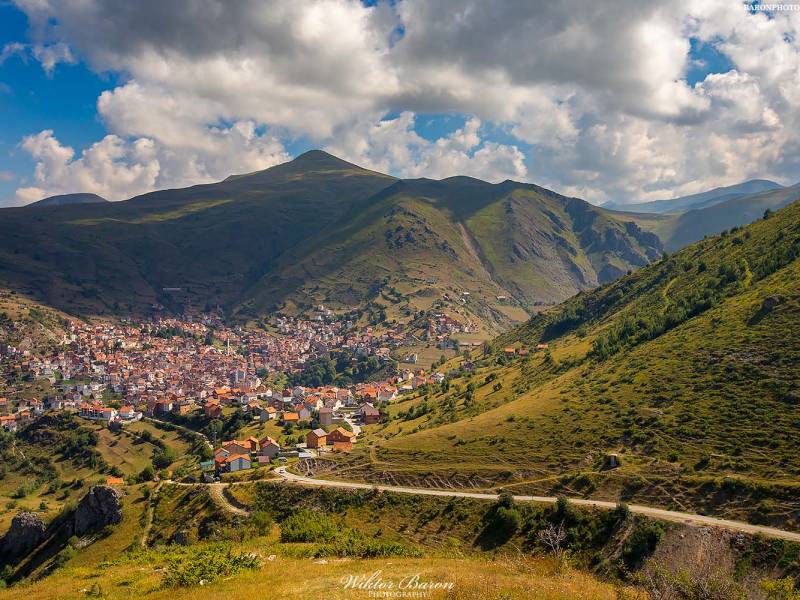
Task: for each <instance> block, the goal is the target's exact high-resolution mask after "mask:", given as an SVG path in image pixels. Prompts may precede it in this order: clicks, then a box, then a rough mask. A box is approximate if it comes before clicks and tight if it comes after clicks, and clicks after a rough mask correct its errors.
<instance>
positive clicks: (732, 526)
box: [275, 467, 800, 542]
mask: <svg viewBox="0 0 800 600" xmlns="http://www.w3.org/2000/svg"><path fill="white" fill-rule="evenodd" d="M275 472H276V473H278V475H280V476H281V477H283V478H284V479H285V480H286V481H287V482H290V483H297V484H301V485H310V486H317V487H333V488H342V489H350V490H374V489H378V490H381V491H384V492H399V493H401V494H418V495H423V496H444V497H450V498H475V499H478V500H497V497H498V496H497V494H487V493H481V492H459V491H455V490H435V489H430V488H415V487H402V486H393V485H371V484H369V483H352V482H349V481H330V480H326V479H312V478H311V477H303V476H302V475H295V474H294V473H290V472H288V471H287V470H286V468H285V467H280V468H278V469H276V471H275ZM514 500H516V501H517V502H541V503H545V504H554V503H555V502H556V498H555V497H553V496H514ZM570 502H571V503H573V504H575V505H576V506H589V507H594V508H602V509H614V508H616V506H617V504H616V503H615V502H606V501H603V500H586V499H584V498H570ZM628 506H629V508H630V510H631V512H632V513H635V514H638V515H645V516H648V517H653V518H656V519H661V520H664V521H672V522H674V523H683V524H685V525H695V526H710V527H720V528H722V529H728V530H730V531H737V532H741V533H749V534H761V535H764V536H767V537H771V538H780V539H784V540H790V541H793V542H800V533H795V532H793V531H784V530H783V529H776V528H774V527H764V526H762V525H751V524H750V523H742V522H740V521H729V520H727V519H717V518H715V517H706V516H703V515H695V514H691V513H684V512H677V511H672V510H665V509H663V508H653V507H650V506H641V505H638V504H629V505H628Z"/></svg>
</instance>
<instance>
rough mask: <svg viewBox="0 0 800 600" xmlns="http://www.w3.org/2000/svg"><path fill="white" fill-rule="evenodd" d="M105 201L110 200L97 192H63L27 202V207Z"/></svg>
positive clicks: (99, 202)
mask: <svg viewBox="0 0 800 600" xmlns="http://www.w3.org/2000/svg"><path fill="white" fill-rule="evenodd" d="M103 202H108V200H106V199H105V198H103V197H102V196H98V195H97V194H89V193H78V194H62V195H60V196H49V197H47V198H42V199H41V200H37V201H36V202H31V203H30V204H27V205H26V207H28V208H31V207H42V206H66V205H72V204H101V203H103Z"/></svg>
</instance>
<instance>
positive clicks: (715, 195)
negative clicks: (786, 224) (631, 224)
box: [603, 179, 784, 213]
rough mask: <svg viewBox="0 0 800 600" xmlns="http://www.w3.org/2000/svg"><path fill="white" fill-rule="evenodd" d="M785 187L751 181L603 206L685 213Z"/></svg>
mask: <svg viewBox="0 0 800 600" xmlns="http://www.w3.org/2000/svg"><path fill="white" fill-rule="evenodd" d="M783 187H784V186H782V185H780V184H779V183H775V182H774V181H770V180H768V179H749V180H747V181H743V182H742V183H738V184H735V185H728V186H721V187H716V188H713V189H710V190H707V191H705V192H699V193H696V194H690V195H688V196H680V197H677V198H668V199H666V198H665V199H663V200H652V201H648V202H609V203H606V204H604V205H603V207H604V208H608V209H611V210H623V211H633V212H639V213H669V212H683V211H687V210H691V209H693V208H703V207H705V206H710V205H713V204H718V203H719V202H722V201H724V200H730V199H732V198H735V197H737V196H746V195H752V194H757V193H761V192H766V191H771V190H776V189H782V188H783Z"/></svg>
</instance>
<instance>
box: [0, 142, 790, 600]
mask: <svg viewBox="0 0 800 600" xmlns="http://www.w3.org/2000/svg"><path fill="white" fill-rule="evenodd" d="M793 193H794V192H793V191H792V190H791V189H790V188H779V189H770V190H766V191H756V192H754V195H753V197H752V198H751V197H750V196H749V195H746V194H745V195H736V197H733V198H727V199H721V200H720V201H719V202H716V203H714V202H709V203H708V205H707V206H703V207H700V208H690V210H689V211H688V212H686V213H630V212H617V211H611V210H608V209H605V208H598V207H594V206H592V205H590V204H588V203H586V202H584V201H582V200H579V199H576V198H566V197H564V196H560V195H558V194H555V193H553V192H551V191H548V190H546V189H544V188H540V187H538V186H535V185H531V184H519V183H515V182H510V181H507V182H503V183H500V184H489V183H486V182H483V181H480V180H477V179H471V178H465V177H455V178H450V179H445V180H441V181H433V180H426V179H418V180H398V179H394V178H391V177H388V176H384V175H381V174H379V173H374V172H371V171H367V170H364V169H360V168H359V167H356V166H355V165H351V164H349V163H345V162H344V161H340V160H339V159H336V158H335V157H332V156H330V155H327V154H325V153H321V152H311V153H308V154H307V155H303V156H301V157H299V158H298V159H296V160H295V161H292V162H290V163H286V164H284V165H280V166H278V167H274V168H273V169H269V170H267V171H264V172H259V173H254V174H249V175H243V176H238V177H231V178H228V179H227V180H225V181H223V182H221V183H219V184H211V185H210V186H197V187H196V188H189V189H186V190H168V191H165V192H156V193H154V194H149V195H146V196H143V197H140V198H134V199H131V200H129V201H125V202H119V203H110V202H106V203H101V202H99V201H92V202H89V203H82V202H77V203H72V202H66V203H58V202H57V203H55V205H52V206H48V205H47V203H46V204H45V205H44V206H34V207H31V208H26V209H19V210H17V209H13V210H11V209H9V210H10V212H8V214H9V215H10V218H9V219H8V220H7V221H3V222H2V223H1V224H0V225H1V226H2V227H5V228H6V229H5V231H6V233H7V234H8V237H5V238H3V241H2V243H0V253H2V256H3V262H0V281H2V285H3V286H4V289H3V291H2V294H1V295H0V313H2V318H1V319H0V328H2V336H3V337H2V344H0V357H2V361H1V362H0V369H1V370H2V375H3V382H2V387H0V418H1V419H2V426H3V429H4V432H3V434H2V435H3V437H2V439H1V440H0V442H1V443H2V446H1V447H0V450H1V451H2V453H3V460H4V464H3V471H2V477H0V496H2V501H3V502H4V507H3V509H2V512H1V513H0V526H1V527H0V530H3V531H5V530H8V531H12V530H14V529H15V527H17V526H18V525H14V523H15V521H14V519H15V518H16V516H17V515H18V514H25V515H35V517H26V518H28V519H34V521H35V519H39V520H40V521H41V522H42V523H43V525H42V526H43V527H46V531H47V534H46V535H47V536H48V537H46V539H45V541H43V542H41V545H40V546H38V547H37V548H35V549H33V550H28V554H26V555H25V557H24V560H22V561H21V562H16V560H15V562H8V561H7V562H5V563H4V564H5V570H4V571H3V573H4V576H3V580H4V581H6V582H7V583H8V584H11V590H10V591H9V597H15V595H14V594H15V593H16V592H15V590H17V589H18V588H19V585H20V584H22V583H23V582H26V583H25V585H27V584H28V583H30V584H31V585H32V586H33V587H32V588H31V589H34V590H37V589H38V590H41V592H37V593H41V594H42V595H43V597H47V594H48V593H51V592H52V589H53V588H52V587H51V586H62V585H63V586H66V587H67V588H69V589H72V588H73V587H75V593H77V594H78V595H80V594H84V593H85V592H82V591H81V590H82V589H88V590H90V591H91V590H95V588H94V587H91V588H86V587H83V588H82V587H76V585H78V581H79V580H80V578H85V577H89V578H90V579H91V578H94V577H101V579H102V581H103V582H104V583H98V584H97V589H96V590H95V591H92V593H93V594H94V593H95V592H97V593H101V594H103V595H106V596H109V597H117V596H120V597H122V596H124V594H123V593H122V592H121V591H120V590H122V589H123V588H128V587H129V588H130V589H131V590H134V589H136V590H139V591H138V593H139V594H140V595H144V596H145V597H148V596H152V597H159V594H162V593H165V592H164V590H170V592H169V593H170V594H173V593H184V592H185V593H186V594H191V593H192V590H194V589H195V588H196V586H197V585H198V584H199V583H198V582H199V581H201V580H202V581H204V582H206V581H207V582H208V583H212V584H213V585H214V586H217V587H216V588H215V589H219V590H226V589H228V588H226V587H225V586H226V582H227V581H231V580H235V581H237V584H236V585H237V589H240V590H245V591H246V590H249V589H251V588H250V587H248V586H251V585H254V584H251V583H248V582H250V581H255V579H253V578H255V577H257V575H256V574H255V573H269V574H270V576H273V577H274V576H275V575H274V573H273V571H272V570H271V569H272V567H271V561H279V562H280V564H281V565H282V568H283V569H284V571H282V572H293V570H297V571H298V572H299V571H300V570H302V569H308V568H314V569H316V568H317V567H320V565H329V566H326V567H325V568H322V567H320V573H319V577H320V578H322V580H323V581H328V580H329V579H330V578H331V577H334V576H337V577H338V576H339V575H337V574H338V573H339V563H338V561H340V560H341V561H345V563H347V562H349V561H354V563H357V564H358V568H362V566H363V568H364V569H367V568H372V567H373V565H374V564H377V563H374V562H370V561H375V560H377V559H379V558H382V559H384V560H385V559H386V558H389V557H392V560H393V561H397V562H396V564H398V565H402V568H403V569H406V568H407V569H416V568H419V567H420V565H423V564H424V565H427V567H426V568H428V569H430V573H432V574H433V575H432V576H435V577H436V578H438V579H442V578H443V577H444V573H446V572H447V571H448V569H452V568H454V565H455V564H457V561H461V562H460V563H458V564H462V565H463V564H470V565H474V564H480V565H484V566H482V567H481V568H486V569H489V571H488V572H490V573H495V575H488V576H487V577H488V578H489V579H488V580H487V581H491V583H490V584H489V583H487V585H492V586H500V587H501V588H502V589H506V590H507V592H508V594H507V595H508V597H512V598H513V597H525V595H524V591H523V590H524V589H525V586H529V585H541V586H542V587H541V589H542V590H544V589H551V590H556V591H554V592H553V593H554V594H555V595H554V596H553V597H562V596H563V594H571V593H573V592H574V590H575V589H577V588H572V587H570V586H571V585H579V586H580V589H581V590H592V591H591V592H586V593H588V594H589V595H588V596H586V597H592V598H593V597H604V594H612V593H613V594H617V595H619V594H620V593H622V594H627V596H625V597H647V595H648V594H651V595H652V594H657V593H662V592H663V591H664V590H665V589H673V588H674V589H679V588H680V586H682V585H684V584H683V583H680V582H681V581H686V580H687V578H689V579H692V578H695V579H697V578H699V579H698V580H702V581H705V582H706V583H708V582H713V585H715V586H720V587H719V589H726V590H736V593H740V594H752V593H756V592H755V591H754V590H758V589H760V586H762V584H763V585H783V584H782V583H775V582H781V581H784V579H785V578H786V577H792V576H794V575H795V574H796V573H797V569H798V568H800V567H799V566H798V562H797V546H796V543H797V540H796V538H797V536H798V533H797V531H798V527H800V504H798V501H797V498H798V493H800V479H798V476H799V475H800V463H798V454H797V451H796V450H797V445H796V438H797V429H798V426H800V413H798V410H800V403H798V401H797V398H798V394H800V389H798V388H797V382H798V381H800V372H798V370H797V365H798V364H800V356H797V354H798V348H797V347H796V344H795V343H794V340H796V339H797V335H796V334H797V333H800V332H795V328H796V325H797V323H798V322H800V319H798V316H800V304H799V303H798V302H800V289H798V284H797V282H798V281H800V258H799V257H800V225H799V224H800V204H798V203H793V204H789V205H788V206H786V207H784V208H778V207H780V206H781V205H782V203H785V202H786V200H787V199H788V198H791V197H792V194H793ZM729 203H734V204H736V203H739V204H740V205H742V206H743V207H746V210H743V211H740V212H738V213H735V214H738V215H740V216H741V218H748V219H751V220H753V221H754V222H753V223H751V224H749V225H745V226H740V225H739V224H733V225H732V226H731V228H730V229H728V230H725V231H722V232H721V233H719V234H718V235H712V233H713V232H712V229H713V227H717V226H718V224H719V223H722V222H726V221H724V219H721V218H717V217H715V216H712V217H709V219H710V220H709V224H708V225H707V226H706V225H703V223H704V220H703V218H701V216H700V215H701V213H702V214H704V213H703V211H721V213H724V214H725V215H727V216H728V217H730V219H732V220H731V223H735V222H736V219H737V218H739V217H736V216H731V215H734V212H735V211H732V210H731V206H732V204H729ZM772 207H776V208H778V210H773V208H772ZM259 211H261V212H259ZM4 212H6V211H4ZM277 213H279V214H280V215H281V216H280V218H279V219H278V220H272V217H271V215H273V214H277ZM312 213H313V218H309V215H311V214H312ZM256 214H260V215H262V216H261V217H259V218H255V215H256ZM682 219H683V221H681V220H682ZM712 222H713V227H712V225H711V223H712ZM682 223H684V224H687V223H689V224H691V227H692V228H694V229H692V230H691V231H689V229H687V227H686V226H685V225H684V224H682ZM301 224H302V226H301ZM704 228H705V229H704ZM703 231H707V232H706V233H702V235H700V233H701V232H703ZM681 236H683V237H681ZM232 240H233V243H229V242H231V241H232ZM678 240H680V241H678ZM201 242H202V243H201ZM28 243H31V244H33V246H28ZM215 244H216V246H215ZM265 244H266V245H265ZM676 244H680V247H677V248H676V247H675V245H676ZM28 247H35V248H36V249H37V252H36V253H35V254H30V253H27V252H23V249H24V248H28ZM671 248H675V250H674V251H673V250H671ZM200 255H202V257H203V260H198V256H200ZM90 256H91V260H89V257H90ZM178 274H180V275H178ZM188 281H191V283H189V284H187V283H186V282H188ZM96 488H100V489H106V488H109V489H112V490H117V491H116V492H115V494H116V495H118V496H119V498H120V502H121V509H120V510H121V511H122V514H123V517H122V518H123V521H122V523H123V524H122V525H118V526H117V528H116V529H114V528H106V529H104V530H103V531H102V532H100V533H96V534H93V535H89V536H85V537H84V538H81V539H79V540H78V541H75V540H72V539H71V538H69V540H68V539H67V537H68V536H66V534H65V533H64V532H63V528H64V526H63V525H60V524H61V523H64V522H67V523H69V522H70V519H71V518H72V517H71V516H70V515H71V514H72V512H71V511H74V510H75V506H76V503H77V504H80V502H81V501H82V499H83V498H84V497H86V495H87V494H89V493H90V492H92V490H95V489H96ZM92 493H93V492H92ZM109 493H110V492H109ZM504 503H505V504H504ZM307 505H308V506H307ZM365 505H367V506H370V507H371V509H370V510H371V512H369V513H366V512H365V509H364V506H365ZM412 506H413V507H414V508H413V509H412V508H411V507H412ZM423 507H427V508H423ZM454 507H458V508H454ZM501 507H502V511H501ZM309 508H310V509H311V510H313V511H315V514H317V513H318V512H320V511H321V512H322V513H324V514H328V513H329V514H330V519H331V523H330V531H328V530H326V531H327V533H326V532H322V533H320V532H316V533H303V534H302V535H300V537H298V538H297V539H291V536H292V535H294V534H292V533H291V532H292V531H295V530H296V529H297V528H298V527H300V528H301V529H302V528H303V527H307V526H309V525H308V523H307V522H306V521H304V519H307V518H308V515H307V514H306V512H304V511H306V510H307V509H309ZM398 510H399V511H400V512H399V513H398V512H397V511H398ZM403 511H407V514H406V512H403ZM408 511H413V514H421V513H424V514H428V513H430V515H432V516H431V518H430V521H425V522H423V521H422V520H420V521H419V522H416V523H413V522H412V521H413V519H412V516H411V512H408ZM451 511H454V512H453V514H457V515H458V518H459V519H461V520H463V523H459V524H458V525H456V523H455V522H454V521H453V518H452V517H450V516H448V515H450V513H451ZM503 511H506V512H511V513H513V515H516V516H508V515H506V512H503ZM498 514H503V515H504V517H503V518H506V517H508V519H510V522H511V521H513V523H512V524H511V525H509V527H511V529H510V530H509V531H510V533H508V534H507V535H500V534H498V531H501V530H502V528H503V527H505V525H501V524H500V522H499V521H498V522H495V521H493V519H495V518H499V517H497V515H498ZM403 515H404V516H403ZM437 515H438V516H437ZM567 515H568V516H567ZM315 518H316V517H315ZM326 518H328V517H326ZM65 519H66V521H65ZM420 519H421V517H420ZM323 522H325V521H324V519H323ZM428 523H430V524H428ZM437 523H438V524H437ZM559 526H562V527H564V528H565V530H564V533H563V536H564V537H563V538H562V539H561V540H560V541H559V542H558V545H557V546H552V545H551V546H548V545H547V544H546V543H545V542H543V541H542V540H544V539H545V537H543V536H547V535H555V533H553V530H552V528H553V527H555V528H556V530H557V529H558V527H559ZM59 527H60V529H59ZM334 530H336V531H338V533H333V531H334ZM447 532H449V535H448V534H447ZM548 532H549V533H548ZM556 533H557V531H556ZM320 536H321V537H320ZM498 536H499V537H498ZM676 536H677V537H676ZM708 536H710V538H709V539H713V544H715V545H716V546H715V547H717V548H718V550H719V551H720V552H722V553H723V554H725V556H728V557H729V558H728V559H726V560H727V561H728V562H726V563H725V564H724V565H723V566H720V567H719V568H716V567H714V568H712V566H711V565H709V564H705V563H702V562H701V563H698V564H690V563H687V562H686V561H685V559H684V558H682V556H683V554H682V550H678V549H677V548H678V547H680V546H681V543H680V542H678V541H677V540H679V539H684V538H686V539H690V540H696V539H700V538H708ZM373 538H374V539H375V540H377V541H368V540H372V539H373ZM290 539H291V541H290ZM763 539H766V540H768V542H762V540H763ZM126 540H127V542H126ZM298 543H299V544H300V545H299V546H298V545H296V544H298ZM691 543H692V544H694V543H700V542H695V541H692V542H691ZM764 544H767V546H764ZM265 547H267V548H271V550H269V551H265V550H264V548H265ZM104 548H108V549H107V550H104ZM111 548H115V550H113V552H114V553H113V554H112V553H111V552H112V551H111ZM179 548H185V550H182V549H179ZM232 548H235V550H233V549H232ZM520 549H524V551H523V553H522V555H520V554H519V552H520ZM567 549H568V554H569V556H570V558H569V560H568V561H566V559H564V558H563V556H566V554H565V552H566V550H567ZM562 551H563V552H562ZM221 553H222V554H221ZM632 553H633V554H632ZM634 554H635V555H636V558H635V559H634V558H632V556H633V555H634ZM221 555H225V556H228V557H229V559H228V560H227V561H220V560H218V558H215V557H219V556H221ZM521 556H522V557H521ZM754 556H757V557H758V558H757V560H755V559H754V558H753V557H754ZM270 557H272V558H270ZM325 557H329V558H325ZM490 557H491V558H490ZM176 560H179V561H188V562H187V563H186V564H188V565H193V566H191V568H190V570H189V571H185V572H183V571H181V572H180V573H182V574H180V575H176V577H183V578H184V579H182V580H180V581H179V582H169V581H166V580H163V581H161V582H160V583H159V577H160V576H159V575H158V573H160V572H161V570H162V569H163V568H165V566H166V565H171V564H175V561H176ZM454 561H456V562H454ZM519 561H522V562H519ZM745 563H746V565H747V566H744V565H745ZM137 565H138V566H137ZM141 565H148V566H147V567H144V568H143V567H142V566H141ZM159 565H161V566H159ZM309 565H311V566H309ZM436 565H439V566H436ZM512 565H516V566H512ZM187 568H188V567H187ZM493 569H497V570H496V571H493ZM516 569H520V571H519V577H517V576H516V575H514V573H516V572H517V571H516ZM150 570H152V572H151V571H150ZM215 570H216V571H215ZM87 573H95V574H96V575H94V576H89V575H86V574H87ZM101 573H102V576H101V575H99V574H101ZM201 573H206V575H203V574H201ZM206 577H207V579H206ZM523 581H524V582H525V583H524V584H523V583H522V582H523ZM532 582H533V583H532ZM576 582H579V583H576ZM764 582H766V583H764ZM770 582H773V583H770ZM203 585H206V583H203ZM454 585H460V586H461V588H462V590H463V589H466V588H470V589H472V588H474V586H475V585H476V584H475V582H474V581H470V582H469V583H467V582H466V581H465V580H460V583H459V582H456V583H454ZM704 585H705V584H704ZM709 585H711V584H710V583H709ZM725 586H733V587H725ZM20 589H21V588H20ZM26 589H27V588H26ZM301 589H305V588H304V587H302V586H301V587H296V586H294V587H293V586H291V585H289V587H285V588H283V590H284V591H283V593H284V594H285V597H295V596H296V595H299V594H301V593H302V592H301V591H300V590H301ZM178 590H180V591H179V592H178ZM621 590H624V591H621ZM70 593H71V592H70ZM220 593H227V592H222V591H220ZM242 593H245V592H242ZM343 593H344V592H343ZM542 593H543V594H544V593H545V592H544V591H543V592H542ZM681 593H689V592H687V591H686V590H685V589H684V591H683V592H681ZM731 593H732V592H731ZM559 594H561V596H559ZM334 597H335V596H334ZM455 597H460V596H458V595H456V596H455ZM464 597H472V596H469V595H467V596H464ZM543 597H547V596H546V595H545V596H543ZM608 597H613V596H608Z"/></svg>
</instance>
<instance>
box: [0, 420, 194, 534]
mask: <svg viewBox="0 0 800 600" xmlns="http://www.w3.org/2000/svg"><path fill="white" fill-rule="evenodd" d="M72 419H73V420H72V421H69V422H68V423H67V425H66V427H67V428H69V429H73V430H74V429H77V428H80V430H81V431H83V432H85V433H87V434H88V433H89V432H91V433H92V434H94V435H95V436H96V439H97V442H96V445H94V446H87V449H89V450H87V451H85V452H83V453H82V454H76V455H75V456H66V455H65V454H63V451H60V448H61V444H63V439H61V437H59V435H54V436H52V437H51V436H47V437H46V441H45V440H42V441H41V442H36V441H32V440H29V439H25V438H18V439H16V440H13V441H12V442H10V444H9V445H8V446H7V447H6V448H5V449H4V450H3V453H2V456H3V464H2V469H1V470H0V472H2V474H3V475H2V477H0V531H5V529H6V528H7V527H8V525H9V523H10V521H11V519H12V518H13V516H14V515H15V514H16V513H17V512H19V511H21V510H30V511H34V512H39V513H41V514H42V517H43V518H44V519H45V520H48V519H51V518H53V517H54V516H55V515H57V514H58V513H59V512H60V511H61V509H62V508H63V507H64V506H66V505H68V504H70V503H74V502H75V501H76V500H77V499H78V498H80V497H81V496H83V494H85V493H86V490H87V489H88V487H89V486H90V485H92V484H96V483H105V482H106V480H107V478H108V476H109V474H110V471H111V470H112V469H118V470H119V472H120V473H121V475H122V476H124V477H130V476H135V475H137V474H138V473H140V472H141V471H142V469H144V468H145V466H147V465H149V464H150V463H151V456H152V454H153V451H154V450H156V449H157V446H156V445H155V444H154V443H151V442H147V441H143V440H142V439H141V438H140V437H138V436H140V435H141V433H142V432H145V431H147V432H150V434H151V435H152V436H153V437H154V438H157V439H159V440H161V441H162V442H164V444H165V445H166V446H167V447H170V448H172V449H173V450H174V451H175V453H176V455H177V456H178V459H177V460H176V461H175V463H173V465H171V467H170V468H171V469H172V470H177V469H179V468H181V467H184V466H185V467H191V466H194V465H196V464H197V459H196V458H195V457H193V456H192V455H191V454H189V450H190V444H188V443H187V442H186V441H184V440H182V439H181V438H180V437H178V436H177V435H176V434H175V433H174V432H165V431H162V430H160V429H157V428H156V427H154V426H153V425H151V424H149V423H136V424H133V425H131V426H130V429H128V428H126V429H125V430H123V431H122V432H121V433H113V432H111V431H110V430H109V429H108V428H107V427H104V426H103V425H100V424H97V423H92V422H89V421H86V420H83V419H79V418H77V417H73V418H72Z"/></svg>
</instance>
